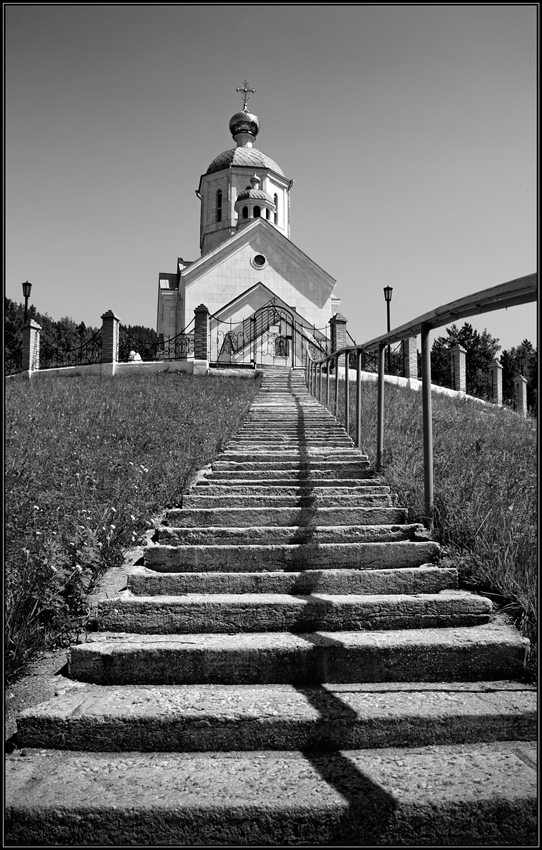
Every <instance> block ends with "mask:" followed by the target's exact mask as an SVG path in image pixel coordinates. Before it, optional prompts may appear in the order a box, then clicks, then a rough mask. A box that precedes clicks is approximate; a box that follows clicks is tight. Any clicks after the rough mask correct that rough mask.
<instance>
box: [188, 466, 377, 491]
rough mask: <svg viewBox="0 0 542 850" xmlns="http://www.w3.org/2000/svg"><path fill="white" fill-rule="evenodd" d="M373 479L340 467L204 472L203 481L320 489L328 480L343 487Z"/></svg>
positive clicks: (369, 474)
mask: <svg viewBox="0 0 542 850" xmlns="http://www.w3.org/2000/svg"><path fill="white" fill-rule="evenodd" d="M337 476H339V477H337ZM373 478H374V472H373V471H372V470H371V469H364V468H360V469H357V470H356V469H349V468H347V467H345V466H342V468H341V469H332V468H330V469H314V468H311V469H280V468H278V469H277V468H275V469H262V468H259V469H229V470H222V469H219V470H216V471H215V470H213V471H212V472H205V476H204V479H203V480H207V481H235V480H236V479H243V480H245V481H253V482H256V483H263V482H267V481H276V480H280V481H285V482H286V483H288V482H292V481H293V482H296V483H301V484H304V485H305V486H309V485H310V484H313V485H314V486H318V487H322V486H323V485H322V483H321V482H322V481H329V480H330V479H331V480H332V481H333V483H334V486H337V484H338V483H340V484H342V485H343V486H344V485H346V484H347V482H348V481H353V482H354V483H356V482H359V481H363V480H367V479H373ZM201 483H202V480H201V479H200V481H198V484H201Z"/></svg>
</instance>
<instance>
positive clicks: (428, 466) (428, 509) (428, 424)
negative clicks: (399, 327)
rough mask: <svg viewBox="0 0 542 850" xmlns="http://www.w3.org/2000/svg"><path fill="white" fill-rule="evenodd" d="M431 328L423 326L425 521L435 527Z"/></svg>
mask: <svg viewBox="0 0 542 850" xmlns="http://www.w3.org/2000/svg"><path fill="white" fill-rule="evenodd" d="M430 330H431V328H430V327H429V326H428V325H422V329H421V338H422V407H423V469H424V490H425V521H426V524H427V525H428V526H429V528H431V527H432V525H433V420H432V411H431V348H430V346H429V333H430Z"/></svg>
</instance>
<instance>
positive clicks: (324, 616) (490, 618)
mask: <svg viewBox="0 0 542 850" xmlns="http://www.w3.org/2000/svg"><path fill="white" fill-rule="evenodd" d="M438 556H439V548H438V545H437V544H436V543H435V542H434V541H432V540H431V539H430V537H429V535H428V533H427V532H426V530H425V529H424V528H423V526H421V525H418V524H414V523H409V522H408V518H407V512H406V510H405V509H403V508H401V507H397V506H396V505H395V504H394V501H393V499H392V497H391V495H390V492H389V488H388V487H387V486H385V484H384V483H383V482H382V481H380V480H379V479H378V478H376V477H375V475H374V473H373V472H372V471H371V469H370V467H369V463H368V460H367V458H366V457H365V456H363V455H362V454H361V453H360V452H359V451H358V450H357V449H355V448H354V446H353V444H352V441H351V440H350V438H349V437H348V436H347V434H346V432H345V431H344V429H343V428H342V427H341V426H340V425H339V424H338V423H337V422H336V420H335V419H334V418H333V417H332V416H331V415H330V414H329V412H328V411H327V410H326V409H325V408H324V407H322V406H321V405H319V404H318V403H317V402H316V401H314V399H312V397H311V396H310V395H309V394H308V393H307V390H306V388H305V386H304V383H303V379H302V376H301V375H300V374H299V373H295V372H290V371H273V372H270V373H267V374H266V375H265V377H264V381H263V385H262V389H261V391H260V393H259V395H258V397H257V399H256V401H255V402H254V403H253V404H252V406H251V408H250V411H249V413H248V415H247V416H246V418H245V421H244V423H243V426H242V428H241V429H240V431H239V432H238V434H237V435H236V437H235V438H234V439H232V440H231V441H230V442H229V444H228V446H227V448H226V450H225V451H224V452H223V453H222V454H221V455H220V457H219V458H218V459H217V460H216V461H215V463H213V465H212V469H208V470H204V471H203V472H202V473H200V475H199V477H198V480H197V481H196V482H195V483H194V485H193V486H192V487H191V489H190V493H189V494H188V495H186V496H184V497H183V503H182V506H181V507H179V508H176V509H173V510H169V511H167V514H166V516H165V519H164V522H163V524H162V525H161V526H160V527H159V528H158V529H157V530H156V532H155V534H154V539H153V540H152V541H151V542H150V543H149V545H148V547H146V549H145V559H144V565H142V566H134V567H133V568H131V569H130V570H128V571H127V589H126V590H124V591H123V592H121V593H119V594H118V595H117V596H116V597H115V598H112V599H104V600H102V602H101V603H100V605H99V609H98V613H97V620H98V629H99V630H98V631H96V632H94V633H90V634H89V635H88V636H87V639H86V641H85V642H84V643H81V644H79V645H77V646H74V647H73V648H72V650H71V652H70V658H69V679H70V687H65V688H61V687H59V695H58V696H57V697H56V698H55V699H54V700H52V701H51V702H48V703H43V704H42V705H40V706H38V707H37V708H32V709H28V710H27V711H25V712H24V713H23V714H22V715H21V716H20V718H19V724H18V737H19V746H20V747H24V748H26V749H25V753H26V755H25V756H24V757H21V755H20V754H19V753H18V752H16V753H14V754H13V755H12V756H10V757H8V762H7V774H6V783H7V792H8V809H7V813H8V821H7V824H8V825H7V839H8V841H7V843H8V844H11V845H13V844H18V845H20V844H27V845H28V844H30V845H35V844H37V845H44V844H60V845H66V844H67V845H76V846H78V845H160V844H165V845H169V844H171V845H188V846H194V845H219V846H228V845H238V844H239V845H249V846H254V845H271V846H273V845H291V844H292V845H296V844H300V845H303V844H305V845H307V844H308V845H352V844H353V845H365V846H374V845H377V846H379V845H383V846H386V845H387V846H390V845H403V846H405V845H406V846H420V845H437V846H443V845H486V846H488V845H493V844H499V845H513V846H517V845H521V844H523V845H534V844H536V839H537V836H536V828H535V819H536V811H537V808H536V798H535V795H536V769H535V763H534V758H535V747H534V744H533V743H532V742H533V741H535V739H536V734H537V727H536V716H535V708H536V707H535V691H534V689H533V688H532V687H531V686H529V685H526V684H522V683H521V676H522V671H523V662H524V657H525V653H526V649H527V642H526V641H525V639H523V638H521V637H520V635H519V634H518V633H517V631H515V630H514V629H513V628H511V627H510V626H509V625H507V624H506V623H504V622H502V621H501V620H499V619H498V618H497V617H495V615H494V614H493V613H492V610H491V603H490V602H489V601H488V600H487V599H486V598H484V597H481V596H476V595H473V594H470V593H464V592H461V591H459V590H458V589H457V572H456V570H454V569H443V568H441V567H439V566H437V565H436V563H435V562H436V561H437V560H438Z"/></svg>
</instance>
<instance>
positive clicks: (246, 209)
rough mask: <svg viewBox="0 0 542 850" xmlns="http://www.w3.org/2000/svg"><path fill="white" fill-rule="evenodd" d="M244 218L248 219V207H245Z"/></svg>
mask: <svg viewBox="0 0 542 850" xmlns="http://www.w3.org/2000/svg"><path fill="white" fill-rule="evenodd" d="M243 218H248V207H243Z"/></svg>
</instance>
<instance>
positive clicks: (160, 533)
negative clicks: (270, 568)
mask: <svg viewBox="0 0 542 850" xmlns="http://www.w3.org/2000/svg"><path fill="white" fill-rule="evenodd" d="M356 510H360V509H359V508H357V509H356ZM182 519H183V515H182V513H181V512H179V513H178V514H177V513H175V512H174V510H171V511H170V512H168V514H167V519H166V520H165V521H164V524H163V525H161V526H160V527H159V528H157V529H156V531H155V533H154V535H153V537H152V542H153V543H160V544H165V545H166V546H176V545H179V546H186V545H188V544H194V545H198V546H199V545H206V546H212V545H215V546H216V545H218V546H224V545H233V546H254V545H262V544H266V545H277V544H295V543H309V542H310V543H311V544H313V545H314V544H316V545H317V544H318V543H396V542H398V541H400V542H402V541H405V540H411V541H418V542H422V541H429V540H430V539H431V538H430V535H429V533H428V531H427V529H426V528H424V526H423V525H420V524H419V523H411V524H409V525H322V526H319V525H312V524H311V525H310V527H309V526H307V527H303V526H299V525H291V526H278V525H277V526H272V525H261V526H242V527H239V528H236V527H235V526H202V527H200V528H197V527H183V526H180V525H179V523H180V521H181V520H182Z"/></svg>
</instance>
